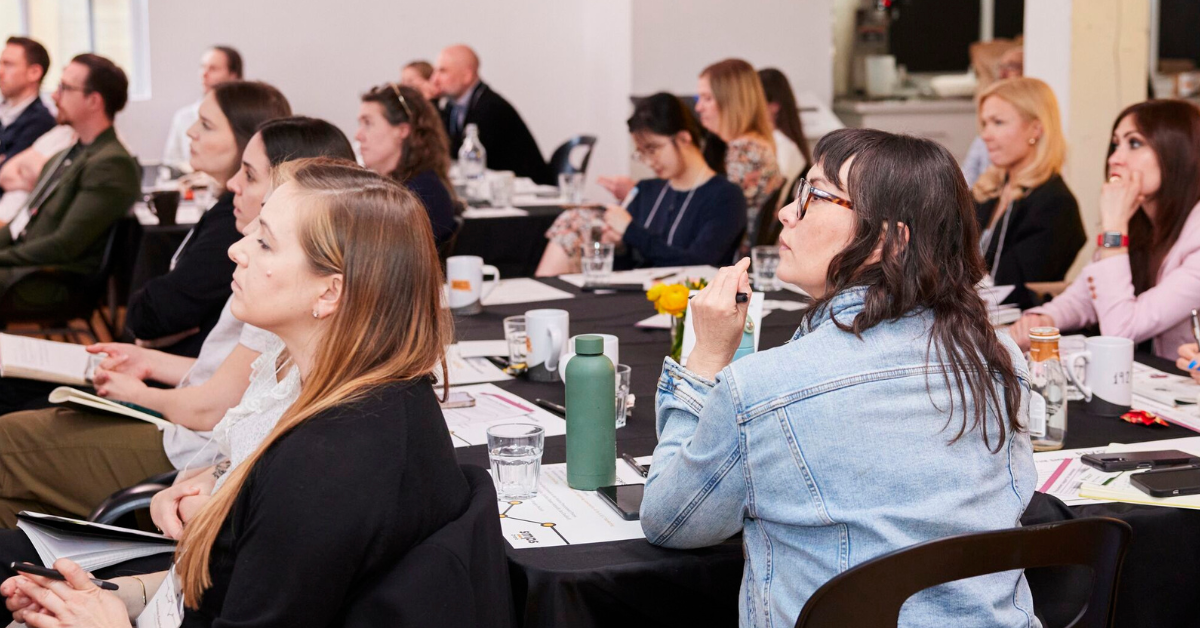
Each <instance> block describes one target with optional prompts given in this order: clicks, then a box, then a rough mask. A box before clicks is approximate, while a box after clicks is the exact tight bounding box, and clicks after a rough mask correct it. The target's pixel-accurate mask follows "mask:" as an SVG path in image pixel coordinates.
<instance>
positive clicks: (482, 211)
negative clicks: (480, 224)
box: [462, 207, 529, 220]
mask: <svg viewBox="0 0 1200 628" xmlns="http://www.w3.org/2000/svg"><path fill="white" fill-rule="evenodd" d="M528 215H529V212H527V211H525V210H523V209H520V208H518V207H468V208H467V209H466V211H464V212H463V214H462V216H463V218H466V219H468V220H471V219H475V218H517V217H520V216H528Z"/></svg>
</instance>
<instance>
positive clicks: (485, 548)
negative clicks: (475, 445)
mask: <svg viewBox="0 0 1200 628" xmlns="http://www.w3.org/2000/svg"><path fill="white" fill-rule="evenodd" d="M461 468H462V470H463V474H464V475H465V476H466V477H467V483H468V484H469V485H470V487H471V503H470V505H469V506H468V507H467V511H466V512H465V513H463V515H462V516H461V517H459V518H458V519H457V520H455V521H452V522H450V523H449V524H447V525H446V526H445V527H443V528H442V529H440V530H438V531H437V532H435V533H433V534H432V535H430V536H429V538H427V539H425V540H424V541H423V542H421V543H419V544H417V545H416V546H415V547H413V548H412V549H410V550H409V551H408V553H407V554H405V555H404V557H403V558H401V559H400V561H399V562H398V563H396V565H395V567H393V568H392V569H391V571H389V572H387V573H385V574H383V576H382V577H381V578H380V579H379V580H378V581H376V582H373V583H369V584H368V585H367V587H365V588H364V593H363V594H362V595H360V596H359V597H358V598H357V599H355V600H353V601H351V603H350V605H349V609H348V612H347V614H346V618H345V623H343V624H342V625H343V626H346V627H358V626H362V627H364V628H366V627H371V628H374V627H376V626H393V627H399V626H477V627H479V628H511V627H513V626H515V625H516V614H515V610H514V605H513V596H512V587H511V586H510V584H509V577H508V557H507V554H506V548H507V543H506V542H505V540H504V536H503V535H502V534H501V532H500V511H499V509H498V507H497V505H496V489H495V487H494V485H493V484H492V478H491V476H490V475H488V473H487V471H484V470H483V469H481V468H479V467H475V466H470V465H463V466H462V467H461Z"/></svg>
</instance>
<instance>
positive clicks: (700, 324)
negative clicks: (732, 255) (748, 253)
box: [687, 257, 750, 379]
mask: <svg viewBox="0 0 1200 628" xmlns="http://www.w3.org/2000/svg"><path fill="white" fill-rule="evenodd" d="M749 267H750V258H748V257H747V258H743V259H742V260H741V261H740V262H738V263H737V264H734V265H733V266H726V267H725V268H722V269H721V270H719V271H717V276H716V277H714V278H713V280H712V282H711V283H709V284H708V287H706V288H705V289H703V290H701V291H700V293H699V294H697V295H696V296H695V297H693V298H692V305H691V312H690V313H689V314H688V316H691V317H692V326H693V328H695V330H696V346H695V348H693V349H692V353H691V355H689V356H688V365H687V368H688V370H689V371H691V372H693V373H695V374H696V375H699V376H701V377H703V378H705V379H712V378H714V377H716V375H717V373H720V372H721V369H723V368H725V367H726V366H728V365H729V363H730V362H732V361H733V354H735V353H737V349H738V345H740V344H741V342H742V334H743V333H744V331H745V327H746V314H747V313H748V312H749V311H750V304H749V303H748V302H747V303H738V302H737V294H738V293H739V292H744V293H747V294H749V293H750V276H749V275H747V274H746V269H747V268H749Z"/></svg>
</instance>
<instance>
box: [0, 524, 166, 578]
mask: <svg viewBox="0 0 1200 628" xmlns="http://www.w3.org/2000/svg"><path fill="white" fill-rule="evenodd" d="M17 527H18V528H20V529H21V530H22V531H24V532H25V535H26V536H27V537H29V541H30V543H32V544H33V547H34V549H36V550H37V553H38V558H40V559H41V561H42V564H43V565H45V566H47V567H50V566H52V565H53V564H54V561H56V560H58V559H60V558H69V559H71V560H73V561H75V562H76V563H79V566H80V567H83V568H84V569H86V570H88V571H95V570H97V569H101V568H104V567H110V566H112V565H116V564H119V563H123V562H125V561H127V560H133V559H134V558H142V557H144V556H153V555H155V554H165V553H168V552H174V551H175V541H174V540H172V539H170V538H168V537H166V536H163V535H161V534H153V533H151V532H142V531H141V530H132V529H129V528H119V527H116V526H110V525H104V524H100V523H91V522H88V521H81V520H78V519H69V518H66V517H56V516H54V515H45V514H41V513H33V512H21V513H19V514H18V515H17Z"/></svg>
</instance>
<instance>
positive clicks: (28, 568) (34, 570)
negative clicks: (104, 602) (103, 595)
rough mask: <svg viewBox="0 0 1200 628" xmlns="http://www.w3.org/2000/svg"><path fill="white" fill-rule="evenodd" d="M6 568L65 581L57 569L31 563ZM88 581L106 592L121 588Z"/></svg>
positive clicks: (15, 564)
mask: <svg viewBox="0 0 1200 628" xmlns="http://www.w3.org/2000/svg"><path fill="white" fill-rule="evenodd" d="M8 566H9V568H10V569H12V570H13V571H19V572H21V573H29V574H33V575H35V576H41V577H43V578H50V579H51V580H64V581H65V580H66V579H67V578H66V577H65V576H63V575H62V574H61V573H59V571H58V570H57V569H50V568H49V567H42V566H41V565H35V564H33V563H10V564H9V565H8ZM89 580H91V581H92V584H94V585H96V586H98V587H100V588H101V589H104V590H106V591H119V590H120V589H121V587H118V586H117V585H115V584H113V583H111V582H108V581H107V580H98V579H96V578H89Z"/></svg>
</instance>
